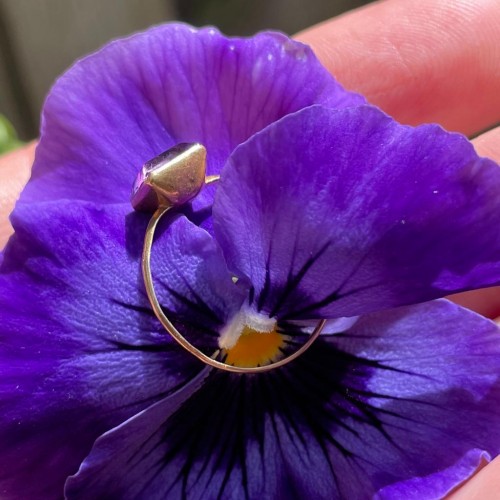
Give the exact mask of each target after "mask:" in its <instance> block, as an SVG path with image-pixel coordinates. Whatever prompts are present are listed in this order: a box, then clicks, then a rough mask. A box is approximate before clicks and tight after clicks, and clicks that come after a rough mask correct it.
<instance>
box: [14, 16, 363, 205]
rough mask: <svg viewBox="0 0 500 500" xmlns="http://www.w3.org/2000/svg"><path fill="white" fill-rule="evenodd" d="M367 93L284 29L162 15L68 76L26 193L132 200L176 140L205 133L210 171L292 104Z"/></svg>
mask: <svg viewBox="0 0 500 500" xmlns="http://www.w3.org/2000/svg"><path fill="white" fill-rule="evenodd" d="M362 102H364V99H363V98H362V97H361V96H359V95H357V94H352V93H348V92H346V91H344V90H343V89H342V88H341V87H340V85H339V84H338V83H337V82H336V81H335V80H334V79H333V77H332V76H331V75H330V74H329V73H328V72H327V71H326V70H325V69H324V68H323V67H322V66H321V65H320V63H319V62H318V60H317V59H316V57H315V56H314V54H313V53H312V51H311V50H310V49H309V48H308V47H307V46H305V45H303V44H301V43H299V42H295V41H292V40H290V39H289V38H287V37H286V36H284V35H282V34H279V33H260V34H258V35H256V36H255V37H253V38H226V37H224V36H223V35H222V34H220V33H219V32H218V31H217V30H216V29H214V28H204V29H200V30H196V29H194V28H192V27H190V26H187V25H182V24H166V25H162V26H159V27H156V28H152V29H150V30H148V31H146V32H144V33H140V34H137V35H133V36H131V37H129V38H127V39H123V40H118V41H115V42H113V43H111V44H109V45H108V46H106V47H104V48H103V49H101V50H100V51H99V52H97V53H95V54H93V55H91V56H89V57H87V58H85V59H82V60H81V61H79V62H77V63H76V64H75V65H74V66H73V67H72V68H71V69H70V70H69V71H68V72H67V73H65V74H64V75H63V76H62V77H60V78H59V80H58V81H57V82H56V84H55V86H54V87H53V89H52V90H51V92H50V94H49V96H48V98H47V101H46V103H45V106H44V110H43V116H42V133H41V139H40V144H39V146H38V148H37V152H36V159H35V164H34V168H33V178H32V181H31V182H30V183H29V185H28V187H27V188H26V191H25V193H24V195H23V196H22V200H24V201H32V200H49V199H55V198H72V199H80V200H94V201H100V202H104V203H106V202H127V201H128V199H129V195H130V190H131V186H132V183H133V181H134V179H135V176H136V174H137V171H138V169H139V168H140V167H141V165H142V164H143V163H144V162H146V161H148V160H150V159H151V158H153V157H155V156H156V155H158V154H159V153H161V152H163V151H164V150H166V149H168V148H169V147H171V146H173V145H174V144H176V143H179V142H194V141H198V142H201V143H202V144H204V145H205V146H206V147H207V149H208V173H211V174H213V173H217V172H219V170H220V168H221V167H222V165H223V164H224V163H225V161H226V159H227V157H228V155H229V154H230V153H231V151H232V150H233V149H234V147H235V146H237V145H238V144H239V143H241V142H243V141H245V140H246V139H247V138H248V137H250V136H251V135H252V134H254V133H255V132H257V131H258V130H260V129H262V128H263V127H265V126H266V125H268V124H269V123H271V122H273V121H275V120H277V119H279V118H281V117H282V116H284V115H286V114H287V113H291V112H294V111H297V110H298V109H301V108H303V107H305V106H309V105H311V104H314V103H324V104H325V105H328V106H333V107H342V106H348V105H352V104H359V103H362ZM209 194H210V190H206V191H204V193H202V195H201V197H200V199H199V200H197V203H198V204H202V202H203V198H204V197H205V196H208V195H209Z"/></svg>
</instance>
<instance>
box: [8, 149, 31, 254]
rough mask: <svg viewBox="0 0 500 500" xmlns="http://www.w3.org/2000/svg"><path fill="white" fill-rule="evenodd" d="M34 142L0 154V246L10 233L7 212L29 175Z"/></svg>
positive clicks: (10, 228)
mask: <svg viewBox="0 0 500 500" xmlns="http://www.w3.org/2000/svg"><path fill="white" fill-rule="evenodd" d="M35 147H36V142H35V141H33V142H30V143H29V144H26V145H25V146H23V147H21V148H19V149H16V150H15V151H11V152H9V153H7V154H5V155H2V156H0V179H1V180H2V181H1V183H0V248H3V247H4V245H5V243H6V242H7V240H8V238H9V236H10V235H11V233H12V227H11V225H10V222H9V214H10V213H11V212H12V210H13V208H14V204H15V202H16V200H17V199H18V197H19V194H20V193H21V190H22V189H23V187H24V186H25V184H26V182H28V179H29V177H30V172H31V166H32V164H33V159H34V156H35Z"/></svg>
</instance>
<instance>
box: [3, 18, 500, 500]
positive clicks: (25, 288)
mask: <svg viewBox="0 0 500 500" xmlns="http://www.w3.org/2000/svg"><path fill="white" fill-rule="evenodd" d="M193 141H196V142H200V143H202V144H204V145H205V146H206V147H207V151H208V158H207V160H208V173H209V174H217V173H220V174H221V180H220V182H219V183H218V184H217V185H213V186H210V187H207V188H206V189H204V190H203V191H202V192H201V194H200V195H199V196H198V197H197V198H196V199H195V200H194V202H193V203H192V205H191V206H190V207H189V208H188V209H186V210H184V211H183V212H179V213H177V214H175V215H173V216H171V217H170V218H169V219H168V220H165V221H164V222H165V223H164V224H163V225H162V227H161V228H160V229H161V230H160V231H159V233H158V236H157V238H156V241H155V244H154V248H153V259H152V266H153V272H154V278H155V283H156V286H157V289H158V293H159V296H160V301H161V304H162V307H163V308H164V309H165V311H166V312H168V314H169V317H171V318H172V319H173V320H174V322H175V323H176V325H177V326H178V328H179V329H180V330H181V331H182V332H183V333H184V334H185V335H186V336H187V337H188V338H189V339H190V340H191V341H192V342H193V343H195V344H196V345H197V346H198V347H200V348H201V349H203V350H205V351H206V352H208V353H210V352H213V350H214V349H217V348H218V347H219V346H222V347H224V348H225V350H226V360H227V361H228V362H232V363H234V364H239V365H240V366H255V365H256V364H260V363H267V362H269V361H273V360H275V359H278V358H279V357H280V356H282V355H283V354H284V353H285V354H286V353H287V352H289V351H291V350H294V349H296V347H297V346H298V345H301V344H303V342H304V341H305V339H306V338H307V335H308V334H309V333H310V327H311V325H313V324H315V321H314V320H317V319H320V318H327V319H329V320H331V321H330V322H329V323H328V324H327V327H326V328H325V333H324V334H323V335H321V337H320V338H319V339H318V340H317V341H316V342H315V343H314V344H313V346H312V347H311V348H310V349H309V350H308V351H307V352H306V353H305V354H304V355H302V356H301V357H299V358H298V359H297V360H295V361H294V362H292V363H290V364H289V365H286V366H285V367H282V368H278V369H276V370H273V371H270V372H268V373H264V374H255V375H238V374H230V373H227V372H223V371H219V370H215V369H210V368H208V367H205V366H204V365H203V364H202V363H200V362H199V361H198V360H196V359H195V358H194V357H192V356H191V355H190V354H188V353H187V352H186V351H184V350H183V349H182V348H180V347H179V346H178V345H177V344H176V343H175V342H174V341H173V340H172V339H171V338H170V336H169V335H168V334H167V333H166V332H165V331H164V330H163V328H162V327H161V325H160V324H159V322H158V320H157V319H156V318H155V316H154V314H153V312H152V309H151V307H150V304H149V302H148V300H147V297H146V293H145V290H144V286H143V283H142V277H141V274H140V253H141V247H142V242H143V238H144V231H145V228H146V225H147V222H148V216H147V215H145V214H139V213H133V211H132V209H131V206H130V203H129V196H130V190H131V187H132V184H133V181H134V178H135V176H136V174H137V172H138V170H139V168H140V167H141V165H142V164H143V163H144V162H146V161H148V160H150V159H151V158H153V157H154V156H156V155H158V154H159V153H161V152H162V151H164V150H166V149H167V148H169V147H171V146H173V145H175V144H177V143H180V142H193ZM499 192H500V171H499V170H498V166H497V165H496V164H494V163H493V162H492V161H490V160H487V159H481V158H479V157H478V156H477V155H476V154H475V152H474V150H473V148H472V146H471V144H470V143H468V142H467V140H466V139H465V138H464V137H462V136H460V135H457V134H450V133H447V132H445V131H444V130H442V129H441V128H440V127H438V126H435V125H426V126H421V127H417V128H412V127H407V126H402V125H400V124H398V123H396V122H395V121H394V120H392V119H391V118H390V117H388V116H386V115H385V114H383V113H382V112H381V111H380V110H377V109H376V108H373V107H371V106H368V105H366V104H365V101H364V99H363V98H362V97H360V96H358V95H356V94H353V93H349V92H346V91H345V90H343V89H342V88H341V87H340V86H339V85H338V83H336V82H335V80H334V79H333V78H332V77H331V76H330V75H329V74H328V73H327V72H326V70H325V69H323V68H322V67H321V66H320V64H319V63H318V61H317V60H316V59H315V57H314V55H313V54H312V52H311V51H310V50H309V49H308V48H307V47H305V46H304V45H302V44H300V43H297V42H294V41H291V40H289V39H288V38H286V37H285V36H283V35H281V34H276V33H262V34H259V35H257V36H255V37H254V38H250V39H227V38H225V37H223V36H222V35H221V34H220V33H218V32H217V31H216V30H214V29H212V28H210V29H203V30H199V31H198V30H194V29H193V28H190V27H188V26H184V25H166V26H161V27H158V28H154V29H152V30H150V31H148V32H145V33H143V34H139V35H135V36H133V37H130V38H128V39H126V40H121V41H117V42H114V43H112V44H110V45H109V46H107V47H105V48H104V49H102V50H101V51H100V52H98V53H96V54H95V55H93V56H90V57H88V58H86V59H84V60H82V61H80V62H78V63H76V65H75V66H73V68H71V69H70V70H69V71H68V72H67V73H66V74H65V75H64V76H62V77H61V78H60V79H59V80H58V82H57V83H56V85H55V87H54V88H53V90H52V91H51V93H50V95H49V97H48V99H47V102H46V105H45V108H44V113H43V121H42V134H41V139H40V144H39V146H38V149H37V153H36V160H35V165H34V168H33V176H32V179H31V181H30V183H29V184H28V186H27V187H26V189H25V191H24V193H23V194H22V196H21V199H20V201H19V203H18V204H17V206H16V209H15V211H14V213H13V215H12V222H13V225H14V228H15V231H16V232H15V235H14V236H13V237H12V239H11V241H10V242H9V244H8V246H7V247H6V249H5V250H4V252H3V254H2V256H1V261H2V264H1V274H0V394H1V400H0V401H1V405H2V406H1V408H2V412H1V414H0V447H1V453H0V496H1V497H2V498H5V499H10V498H16V499H18V498H34V499H37V498H41V499H42V498H43V499H50V498H60V497H61V496H62V495H63V491H64V492H65V494H66V496H67V497H68V498H148V499H150V498H202V497H203V498H208V499H211V498H236V499H240V498H250V499H252V498H326V499H331V498H349V499H351V498H353V499H356V498H359V499H364V498H368V497H370V496H372V495H378V496H379V497H381V498H439V497H442V496H443V495H445V494H446V493H447V492H449V491H450V490H451V489H452V488H454V487H455V486H456V485H457V484H459V483H460V482H461V481H463V480H465V479H466V478H468V477H469V476H470V475H471V474H472V473H473V472H474V471H475V470H476V468H477V467H478V465H479V464H480V462H481V461H482V460H485V459H486V460H488V459H490V458H491V457H492V456H494V455H496V454H498V453H499V452H500V426H499V425H498V418H499V411H500V410H499V409H500V381H499V376H500V337H499V331H498V328H497V326H496V325H495V324H494V323H492V322H490V321H489V320H486V319H484V318H482V317H480V316H478V315H476V314H474V313H472V312H470V311H467V310H465V309H462V308H460V307H458V306H456V305H453V304H452V303H450V302H448V301H446V300H433V301H431V300H432V299H436V298H439V297H442V296H444V295H447V294H450V293H453V292H456V291H461V290H466V289H470V288H476V287H482V286H490V285H496V284H499V283H500V238H499V236H498V231H497V228H498V226H499V224H500V200H499V198H498V193H499ZM235 278H237V279H235ZM426 301H427V302H426ZM429 301H430V302H429ZM411 304H416V305H411ZM256 325H259V327H260V328H261V329H263V330H265V332H264V333H262V332H258V331H257V330H258V329H259V327H258V326H256ZM262 325H264V326H262Z"/></svg>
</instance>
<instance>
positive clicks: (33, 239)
mask: <svg viewBox="0 0 500 500" xmlns="http://www.w3.org/2000/svg"><path fill="white" fill-rule="evenodd" d="M127 212H128V209H126V207H125V206H123V205H121V204H120V205H106V206H105V207H96V206H95V205H93V204H91V203H85V202H74V201H71V202H69V201H62V200H60V201H58V202H54V203H45V204H36V205H33V206H30V205H27V204H22V205H21V206H20V207H19V208H18V210H17V212H16V215H15V217H14V218H13V222H14V226H15V227H16V236H15V237H14V238H13V239H12V240H11V242H10V244H9V245H8V247H7V248H6V250H5V253H4V262H3V264H2V273H1V274H0V407H1V409H2V411H1V416H0V442H1V443H2V453H1V455H0V492H1V493H0V496H1V497H2V498H6V499H7V498H38V497H40V496H43V498H53V497H54V498H58V497H59V496H60V495H61V492H62V487H63V484H64V480H65V478H66V476H68V475H69V474H71V473H74V472H75V471H76V470H77V468H78V465H79V463H80V462H81V460H82V459H83V458H84V457H85V455H86V453H88V451H89V449H90V447H91V446H92V443H93V441H94V439H96V438H97V437H98V436H99V435H100V434H102V433H103V432H105V431H106V430H108V429H109V428H111V427H113V426H114V425H117V424H119V423H121V422H122V421H123V420H124V419H126V418H128V417H130V416H131V415H133V414H134V413H136V412H137V411H140V410H142V409H143V408H144V407H146V406H148V405H150V404H151V403H153V402H155V401H157V400H158V399H160V398H162V397H164V396H165V395H167V394H169V393H171V392H172V391H174V390H176V389H177V388H178V387H180V386H182V385H184V384H185V383H187V382H188V381H189V380H191V379H192V378H193V377H194V376H195V375H196V374H197V373H198V372H199V371H200V370H201V369H202V367H203V365H202V364H201V363H199V362H198V361H197V360H196V359H195V358H193V357H192V356H191V355H189V354H187V353H186V352H185V351H184V350H183V349H182V348H180V347H179V346H177V344H176V343H175V342H173V340H172V339H171V338H170V336H169V335H168V334H167V333H166V332H165V331H164V330H163V327H162V326H161V325H160V323H159V321H158V320H157V319H156V318H155V316H154V314H153V312H152V310H151V307H150V305H149V302H148V300H147V297H146V294H145V291H144V287H143V284H142V277H141V275H140V255H141V247H142V241H143V239H144V231H145V227H146V224H147V219H148V218H147V217H145V216H143V215H141V214H128V213H127ZM152 263H153V268H154V272H155V278H158V282H157V283H156V284H157V292H158V295H159V298H160V302H161V304H162V305H163V306H164V307H165V308H166V309H168V310H169V311H173V312H174V313H175V315H174V316H172V319H173V320H174V321H176V322H179V323H180V327H181V328H182V329H183V331H186V330H187V331H188V332H190V334H191V335H192V336H195V337H196V339H197V340H198V341H199V342H201V343H202V345H203V346H206V347H207V349H215V348H216V346H217V337H216V336H215V337H214V333H213V332H212V331H211V329H214V328H217V327H218V325H219V324H223V323H224V322H225V321H226V320H227V317H226V314H227V315H230V314H232V313H233V311H232V309H238V308H239V306H240V303H241V300H242V298H241V296H240V295H239V292H238V290H237V287H236V285H234V284H233V282H232V280H231V275H230V274H229V273H228V271H227V268H226V267H225V264H224V261H223V259H222V255H221V252H220V250H219V249H218V247H217V245H216V244H215V242H214V241H213V240H212V238H211V237H210V236H209V235H208V234H207V233H206V232H205V231H204V230H202V229H200V228H198V227H196V226H194V225H193V224H191V223H189V222H188V221H187V220H186V219H185V218H178V219H177V220H176V221H174V222H172V223H171V224H170V225H169V227H168V229H166V230H164V231H163V232H162V233H159V234H158V238H157V241H156V243H155V245H154V248H153V259H152ZM164 278H167V279H164ZM198 280H201V282H202V283H201V285H200V286H197V282H198ZM164 281H166V283H165V285H164V286H162V283H163V282H164ZM167 286H168V288H167ZM191 289H193V290H196V291H197V292H198V294H197V295H196V296H194V295H193V294H192V291H191ZM233 291H234V293H233ZM201 304H203V305H201ZM205 308H206V309H208V310H210V311H213V312H212V314H211V315H210V316H208V317H207V315H206V311H205ZM186 318H187V319H186Z"/></svg>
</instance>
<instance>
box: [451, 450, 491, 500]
mask: <svg viewBox="0 0 500 500" xmlns="http://www.w3.org/2000/svg"><path fill="white" fill-rule="evenodd" d="M499 491H500V457H497V458H496V459H495V460H493V461H492V462H491V463H490V464H488V465H487V466H486V467H483V468H482V469H480V470H479V472H478V473H477V474H475V475H474V476H473V477H472V478H471V479H470V480H469V481H467V482H466V483H465V484H464V485H463V486H461V487H460V488H459V489H458V490H457V491H455V492H454V493H452V494H451V495H450V496H448V497H447V498H448V500H473V499H477V500H479V499H481V500H498V492H499Z"/></svg>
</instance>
